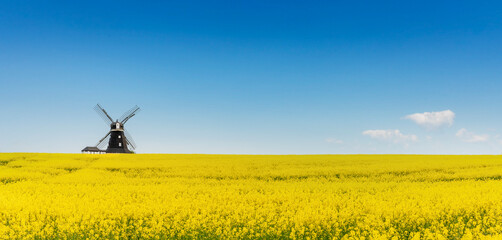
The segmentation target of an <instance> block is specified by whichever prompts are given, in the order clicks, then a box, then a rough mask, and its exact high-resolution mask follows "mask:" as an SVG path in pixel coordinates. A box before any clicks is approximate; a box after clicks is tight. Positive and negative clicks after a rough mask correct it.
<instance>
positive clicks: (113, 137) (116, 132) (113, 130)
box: [82, 104, 140, 153]
mask: <svg viewBox="0 0 502 240" xmlns="http://www.w3.org/2000/svg"><path fill="white" fill-rule="evenodd" d="M94 110H96V112H97V113H98V115H99V116H100V117H101V118H102V119H103V120H104V121H105V122H106V124H109V126H110V131H108V133H107V134H106V135H105V136H104V137H103V138H101V139H100V140H99V141H98V143H97V144H96V145H95V146H92V147H86V148H84V149H82V152H89V153H105V152H106V153H131V150H129V149H130V148H131V149H133V150H134V149H135V148H136V144H135V143H134V140H133V139H132V137H131V135H130V134H129V133H128V132H127V131H126V130H125V128H124V125H125V123H126V122H127V121H129V119H131V118H132V117H134V116H135V115H136V114H137V113H138V112H139V110H140V108H139V107H138V106H135V107H133V108H131V109H130V110H129V111H127V112H125V113H124V114H122V116H121V117H120V118H119V119H117V120H116V121H113V119H112V118H111V117H110V115H108V113H107V112H106V111H105V109H103V108H102V107H101V106H100V105H99V104H97V105H96V106H95V107H94ZM106 144H108V147H107V148H106V150H101V149H102V148H103V147H105V146H106Z"/></svg>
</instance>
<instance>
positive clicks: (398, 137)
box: [363, 129, 418, 143]
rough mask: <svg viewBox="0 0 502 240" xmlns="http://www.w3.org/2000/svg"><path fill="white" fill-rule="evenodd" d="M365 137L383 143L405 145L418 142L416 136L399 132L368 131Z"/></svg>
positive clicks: (364, 133) (365, 132)
mask: <svg viewBox="0 0 502 240" xmlns="http://www.w3.org/2000/svg"><path fill="white" fill-rule="evenodd" d="M363 135H366V136H369V137H371V138H373V139H378V140H382V141H389V142H393V143H405V142H415V141H417V140H418V137H417V136H416V135H413V134H412V135H405V134H402V133H401V132H400V131H399V130H397V129H395V130H367V131H364V132H363Z"/></svg>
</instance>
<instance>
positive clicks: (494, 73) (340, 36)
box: [0, 1, 502, 154]
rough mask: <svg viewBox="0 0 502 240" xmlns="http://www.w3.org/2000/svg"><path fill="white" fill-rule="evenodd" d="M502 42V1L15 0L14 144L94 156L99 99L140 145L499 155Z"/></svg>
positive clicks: (5, 117) (9, 41) (2, 15)
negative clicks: (425, 120) (125, 118)
mask: <svg viewBox="0 0 502 240" xmlns="http://www.w3.org/2000/svg"><path fill="white" fill-rule="evenodd" d="M501 43H502V3H501V2H500V1H482V2H480V1H441V2H438V1H414V2H411V1H379V2H378V3H376V2H375V1H343V2H342V1H338V2H336V1H177V2H168V3H165V2H164V3H160V2H145V1H141V2H140V1H137V2H133V1H116V2H112V1H84V2H75V1H4V2H2V3H1V5H0V106H1V111H2V113H1V115H0V116H1V117H0V152H19V151H21V152H80V150H81V149H82V148H83V147H85V146H88V145H93V144H95V143H96V142H97V141H98V140H99V139H100V138H101V137H102V136H104V135H105V134H106V133H107V131H108V126H107V125H105V124H104V123H103V122H102V120H101V119H100V118H99V116H98V115H97V114H96V113H95V112H94V110H93V107H94V105H95V104H96V103H100V104H101V105H102V106H103V107H104V108H105V109H107V110H108V112H109V113H110V114H111V115H112V117H115V118H118V117H119V116H120V115H121V114H122V113H123V112H125V111H126V110H128V109H129V108H131V107H132V106H134V105H136V104H137V105H139V106H140V107H141V108H142V111H141V112H140V113H139V114H138V115H137V116H136V117H134V118H133V119H131V121H129V122H128V124H127V125H126V128H127V129H128V130H129V132H130V133H131V135H132V136H133V137H134V140H135V141H136V143H137V144H138V148H137V152H140V153H148V152H161V153H251V154H261V153H263V154H311V153H316V154H325V153H330V154H337V153H413V154H414V153H426V154H434V153H439V154H499V153H502V137H500V136H499V135H502V109H501V108H500V107H499V103H500V102H502V94H501V89H502V44H501ZM446 110H450V111H451V113H453V114H454V118H453V119H451V118H450V121H449V122H441V121H442V120H444V119H442V118H439V119H436V120H438V121H439V123H438V124H437V125H436V126H428V125H427V124H417V123H416V122H414V121H412V120H411V119H409V118H406V116H408V115H410V114H415V113H424V112H440V111H446ZM432 115H433V116H436V115H434V114H432ZM450 116H451V114H450ZM441 123H442V124H441ZM396 130H397V131H396Z"/></svg>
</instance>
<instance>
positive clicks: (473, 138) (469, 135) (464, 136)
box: [456, 128, 490, 143]
mask: <svg viewBox="0 0 502 240" xmlns="http://www.w3.org/2000/svg"><path fill="white" fill-rule="evenodd" d="M456 136H457V137H458V138H460V140H462V141H464V142H470V143H476V142H486V141H488V139H489V138H490V136H489V135H487V134H483V135H476V134H475V133H474V132H470V131H468V130H467V129H465V128H462V129H460V130H458V132H457V134H456Z"/></svg>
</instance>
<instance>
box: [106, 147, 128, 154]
mask: <svg viewBox="0 0 502 240" xmlns="http://www.w3.org/2000/svg"><path fill="white" fill-rule="evenodd" d="M106 153H132V152H131V151H129V150H128V149H124V148H107V149H106Z"/></svg>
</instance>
